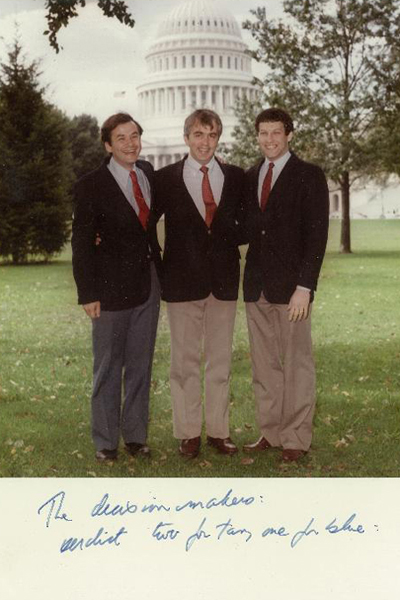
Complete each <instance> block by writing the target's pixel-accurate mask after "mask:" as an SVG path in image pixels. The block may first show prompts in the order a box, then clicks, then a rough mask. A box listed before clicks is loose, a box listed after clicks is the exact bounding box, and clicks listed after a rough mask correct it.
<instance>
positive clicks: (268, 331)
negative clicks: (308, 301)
mask: <svg viewBox="0 0 400 600" xmlns="http://www.w3.org/2000/svg"><path fill="white" fill-rule="evenodd" d="M246 314H247V325H248V329H249V339H250V351H251V360H252V369H253V386H254V395H255V399H256V410H257V422H258V425H259V428H260V431H261V435H262V436H263V437H265V439H266V440H268V442H269V443H270V444H271V445H272V446H281V447H282V448H285V449H286V448H288V449H289V448H292V449H297V450H308V449H309V447H310V444H311V437H312V420H313V416H314V410H315V366H314V359H313V354H312V342H311V315H309V316H308V318H307V319H306V320H304V321H299V322H297V323H293V322H292V323H291V322H290V321H289V319H288V311H287V304H270V303H269V302H267V300H266V299H265V298H264V296H263V294H261V297H260V299H259V300H258V301H257V302H247V303H246Z"/></svg>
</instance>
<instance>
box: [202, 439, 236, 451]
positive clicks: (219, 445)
mask: <svg viewBox="0 0 400 600" xmlns="http://www.w3.org/2000/svg"><path fill="white" fill-rule="evenodd" d="M207 444H209V445H210V446H213V448H215V449H216V450H218V452H219V453H220V454H235V452H237V451H238V449H237V447H236V446H235V444H234V443H233V442H232V440H231V438H230V437H227V438H214V437H210V436H209V435H208V436H207Z"/></svg>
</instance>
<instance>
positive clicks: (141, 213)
mask: <svg viewBox="0 0 400 600" xmlns="http://www.w3.org/2000/svg"><path fill="white" fill-rule="evenodd" d="M142 132H143V130H142V128H141V126H140V125H139V123H137V122H136V121H135V120H134V119H132V117H131V116H130V115H128V114H126V113H117V114H115V115H112V116H111V117H109V118H108V119H107V120H106V121H105V123H104V124H103V126H102V130H101V135H102V141H103V142H104V145H105V148H106V150H107V152H108V153H109V157H108V158H107V159H106V160H105V162H104V164H102V165H101V166H100V167H99V168H98V169H97V170H95V171H93V172H92V173H89V174H87V175H85V176H84V177H83V178H82V179H80V180H79V181H78V183H77V184H76V187H75V211H74V219H73V226H72V252H73V254H72V264H73V273H74V278H75V281H76V285H77V289H78V302H79V304H82V306H83V308H84V310H85V311H86V313H87V315H88V316H89V317H90V318H91V319H92V340H93V357H94V366H93V394H92V437H93V441H94V444H95V447H96V458H97V460H99V461H107V460H115V459H116V458H117V454H118V444H119V437H120V433H121V434H122V437H123V439H124V441H125V447H126V450H127V451H128V452H129V453H130V454H131V455H135V454H142V455H149V448H148V446H147V445H146V436H147V424H148V411H149V408H148V407H149V389H150V378H151V367H152V359H153V353H154V345H155V338H156V329H157V321H158V314H159V306H160V290H159V283H158V276H157V272H156V266H157V265H159V263H160V256H159V246H158V243H157V238H156V232H155V227H154V225H152V224H151V223H152V220H151V219H149V215H150V209H151V204H152V197H153V167H152V165H151V164H150V163H148V162H146V161H141V160H138V156H139V154H140V151H141V135H142ZM96 237H98V238H100V239H101V243H99V244H96V243H95V240H96ZM122 384H123V388H124V389H123V391H124V402H123V407H122V410H121V400H122V398H121V393H122Z"/></svg>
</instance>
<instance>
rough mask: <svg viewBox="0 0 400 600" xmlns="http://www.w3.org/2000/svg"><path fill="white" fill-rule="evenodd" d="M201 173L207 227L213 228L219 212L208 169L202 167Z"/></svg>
mask: <svg viewBox="0 0 400 600" xmlns="http://www.w3.org/2000/svg"><path fill="white" fill-rule="evenodd" d="M200 171H201V172H202V173H203V181H202V184H201V192H202V195H203V202H204V204H205V207H206V225H207V227H211V223H212V220H213V218H214V213H215V211H216V210H217V205H216V204H215V200H214V196H213V193H212V189H211V185H210V180H209V178H208V167H205V166H203V167H201V169H200Z"/></svg>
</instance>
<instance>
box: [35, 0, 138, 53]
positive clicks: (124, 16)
mask: <svg viewBox="0 0 400 600" xmlns="http://www.w3.org/2000/svg"><path fill="white" fill-rule="evenodd" d="M97 5H98V6H99V7H100V8H101V10H102V11H103V14H104V15H105V16H106V17H115V18H116V19H118V21H119V22H120V23H124V24H125V25H128V26H129V27H133V26H134V25H135V21H134V19H133V18H132V16H131V14H130V13H129V10H128V7H127V5H126V3H125V2H123V1H122V0H98V2H97ZM79 6H82V7H84V6H86V0H46V2H45V8H46V11H47V12H46V19H47V25H48V29H47V30H46V31H45V32H44V34H45V35H47V36H49V42H50V45H51V46H52V47H53V48H54V50H55V51H56V52H59V51H60V45H59V43H58V40H57V35H58V32H59V30H60V29H61V27H67V25H68V23H69V22H70V20H71V19H72V18H74V17H77V16H78V8H79Z"/></svg>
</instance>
